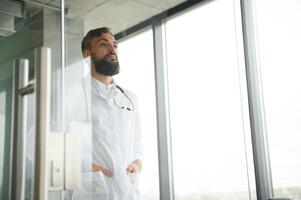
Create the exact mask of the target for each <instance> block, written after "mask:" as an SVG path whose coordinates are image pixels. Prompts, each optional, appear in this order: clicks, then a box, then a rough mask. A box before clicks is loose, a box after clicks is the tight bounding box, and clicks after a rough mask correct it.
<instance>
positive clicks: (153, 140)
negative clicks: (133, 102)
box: [116, 29, 159, 200]
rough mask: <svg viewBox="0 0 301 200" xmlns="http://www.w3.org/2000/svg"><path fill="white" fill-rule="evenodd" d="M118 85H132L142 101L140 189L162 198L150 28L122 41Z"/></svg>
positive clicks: (148, 195) (144, 194) (147, 196)
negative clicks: (160, 193)
mask: <svg viewBox="0 0 301 200" xmlns="http://www.w3.org/2000/svg"><path fill="white" fill-rule="evenodd" d="M118 48H119V60H120V70H121V73H120V75H118V76H117V77H116V79H117V81H118V84H120V85H123V86H125V87H126V88H131V90H132V91H134V92H135V94H136V96H137V98H138V101H139V111H140V118H141V127H142V140H143V147H144V149H143V151H144V153H143V154H144V155H143V161H142V172H141V176H140V180H139V188H140V193H141V198H142V199H148V200H155V199H159V177H158V162H157V161H158V151H157V126H156V98H155V82H154V55H153V37H152V31H151V30H150V29H148V30H146V31H143V32H141V33H139V34H137V35H134V36H133V37H130V38H129V39H126V40H124V41H121V42H120V43H119V47H118Z"/></svg>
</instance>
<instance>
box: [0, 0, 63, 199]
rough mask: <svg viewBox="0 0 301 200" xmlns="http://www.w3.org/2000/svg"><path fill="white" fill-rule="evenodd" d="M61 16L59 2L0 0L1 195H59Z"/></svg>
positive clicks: (61, 185) (43, 197)
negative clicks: (56, 3) (53, 4)
mask: <svg viewBox="0 0 301 200" xmlns="http://www.w3.org/2000/svg"><path fill="white" fill-rule="evenodd" d="M60 18H61V9H60V5H56V6H52V5H47V3H41V2H40V1H26V2H24V1H10V0H5V1H1V3H0V51H1V52H2V53H1V55H0V72H1V73H0V83H1V85H0V109H1V111H0V113H1V117H0V123H1V130H0V142H1V143H0V145H1V148H0V190H1V192H0V194H1V195H0V199H1V200H7V199H18V200H21V199H61V196H62V195H61V193H62V192H61V191H63V189H64V185H63V183H64V174H63V171H64V168H63V166H62V165H63V164H64V157H60V158H58V159H57V157H56V155H57V154H61V155H64V134H62V132H63V131H62V127H61V124H60V123H61V121H62V120H61V119H62V118H59V117H58V116H60V115H61V114H60V113H61V110H62V103H61V102H62V100H61V96H62V95H59V94H60V92H58V91H61V84H62V81H60V80H61V75H62V73H61V70H60V69H61V60H62V59H61V58H62V56H61V54H62V53H61V46H62V45H61V23H60ZM54 91H55V92H54ZM59 122H60V123H59ZM58 131H61V134H60V136H59V138H60V139H57V134H55V133H57V132H58ZM54 132H55V133H54ZM53 146H56V147H53ZM54 149H57V151H55V150H54ZM58 151H60V152H59V153H58Z"/></svg>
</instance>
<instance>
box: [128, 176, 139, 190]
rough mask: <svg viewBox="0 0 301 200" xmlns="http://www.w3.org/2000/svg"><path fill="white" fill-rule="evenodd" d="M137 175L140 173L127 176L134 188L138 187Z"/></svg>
mask: <svg viewBox="0 0 301 200" xmlns="http://www.w3.org/2000/svg"><path fill="white" fill-rule="evenodd" d="M139 175H140V173H130V174H129V178H130V182H131V184H132V186H133V187H134V188H137V187H138V184H139Z"/></svg>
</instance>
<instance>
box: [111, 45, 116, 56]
mask: <svg viewBox="0 0 301 200" xmlns="http://www.w3.org/2000/svg"><path fill="white" fill-rule="evenodd" d="M109 52H110V53H113V54H116V53H117V49H116V48H115V45H114V44H110V46H109Z"/></svg>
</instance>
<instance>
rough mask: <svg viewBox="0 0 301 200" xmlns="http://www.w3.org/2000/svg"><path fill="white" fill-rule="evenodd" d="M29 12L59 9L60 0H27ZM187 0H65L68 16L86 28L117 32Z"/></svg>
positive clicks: (30, 13) (29, 13)
mask: <svg viewBox="0 0 301 200" xmlns="http://www.w3.org/2000/svg"><path fill="white" fill-rule="evenodd" d="M24 1H25V2H26V7H27V14H28V15H32V14H34V13H35V12H37V10H38V9H41V8H42V7H45V8H49V9H53V10H57V11H60V0H24ZM184 1H186V0H65V8H66V17H67V18H69V19H72V18H81V19H83V20H84V22H85V30H90V29H91V28H95V27H101V26H108V27H111V30H112V32H113V33H118V32H120V31H123V30H125V29H127V28H129V27H131V26H134V25H136V24H138V23H140V22H142V21H144V20H146V19H148V18H151V17H152V16H154V15H157V14H159V13H161V12H164V11H165V10H168V9H169V8H172V7H174V6H176V5H178V4H180V3H182V2H184Z"/></svg>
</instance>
